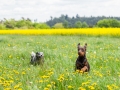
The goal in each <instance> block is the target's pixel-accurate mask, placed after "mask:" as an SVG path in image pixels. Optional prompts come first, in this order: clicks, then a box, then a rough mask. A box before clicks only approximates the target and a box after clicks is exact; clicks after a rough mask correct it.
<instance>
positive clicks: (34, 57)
mask: <svg viewBox="0 0 120 90" xmlns="http://www.w3.org/2000/svg"><path fill="white" fill-rule="evenodd" d="M43 57H44V54H43V52H36V53H34V52H32V53H31V61H30V63H31V64H36V63H37V62H38V61H40V60H41V59H43Z"/></svg>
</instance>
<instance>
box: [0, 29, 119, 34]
mask: <svg viewBox="0 0 120 90" xmlns="http://www.w3.org/2000/svg"><path fill="white" fill-rule="evenodd" d="M0 34H25V35H31V34H35V35H39V34H41V35H56V34H63V35H64V34H71V35H72V34H82V35H113V36H119V35H120V28H86V29H85V28H84V29H41V30H39V29H38V30H36V29H35V30H34V29H30V30H0Z"/></svg>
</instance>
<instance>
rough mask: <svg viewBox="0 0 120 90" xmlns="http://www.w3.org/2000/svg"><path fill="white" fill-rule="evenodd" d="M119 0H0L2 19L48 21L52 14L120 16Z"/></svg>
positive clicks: (55, 15)
mask: <svg viewBox="0 0 120 90" xmlns="http://www.w3.org/2000/svg"><path fill="white" fill-rule="evenodd" d="M119 3H120V1H119V0H0V19H3V18H8V19H9V18H15V19H20V18H21V17H25V18H27V17H28V18H30V19H38V21H46V20H49V19H50V16H53V17H59V16H60V15H61V14H68V16H75V15H76V14H79V15H80V16H91V15H92V16H101V15H105V16H120V13H118V12H119V11H118V9H119Z"/></svg>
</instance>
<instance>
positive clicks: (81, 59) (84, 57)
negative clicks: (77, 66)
mask: <svg viewBox="0 0 120 90" xmlns="http://www.w3.org/2000/svg"><path fill="white" fill-rule="evenodd" d="M85 60H86V55H85V56H78V61H80V62H81V63H83V62H84V61H85Z"/></svg>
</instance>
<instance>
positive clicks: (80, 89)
mask: <svg viewBox="0 0 120 90" xmlns="http://www.w3.org/2000/svg"><path fill="white" fill-rule="evenodd" d="M78 90H86V89H85V88H83V87H79V88H78Z"/></svg>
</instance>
